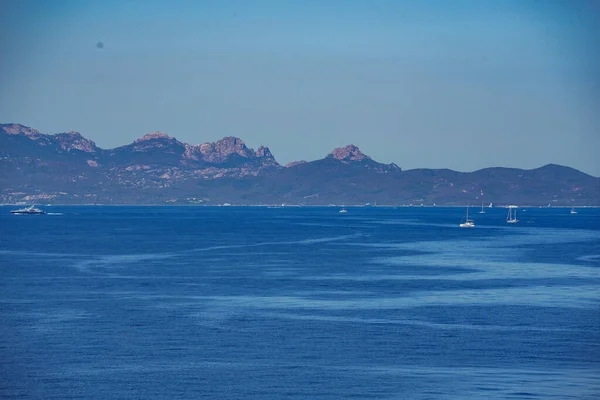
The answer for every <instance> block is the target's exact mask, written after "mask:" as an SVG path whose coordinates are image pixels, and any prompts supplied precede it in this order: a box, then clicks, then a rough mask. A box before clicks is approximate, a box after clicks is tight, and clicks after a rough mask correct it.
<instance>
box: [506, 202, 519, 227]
mask: <svg viewBox="0 0 600 400" xmlns="http://www.w3.org/2000/svg"><path fill="white" fill-rule="evenodd" d="M513 209H514V210H515V212H514V213H513V212H512V210H513ZM506 222H507V223H509V224H516V223H517V222H519V220H518V219H517V206H508V214H507V215H506Z"/></svg>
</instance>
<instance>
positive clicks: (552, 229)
mask: <svg viewBox="0 0 600 400" xmlns="http://www.w3.org/2000/svg"><path fill="white" fill-rule="evenodd" d="M9 210H10V208H8V207H0V318H1V321H2V323H1V324H0V398H2V399H13V398H15V399H17V398H18V399H108V398H110V399H129V398H143V399H174V398H189V399H198V398H210V399H253V398H256V399H284V398H285V399H288V398H292V399H293V398H296V399H308V398H310V399H313V398H315V399H342V398H344V399H346V398H357V399H367V398H374V399H467V398H486V399H521V398H523V399H536V398H539V399H598V398H600V210H598V209H581V210H579V211H578V214H575V215H571V214H569V210H568V209H548V208H544V209H536V208H531V209H527V210H523V209H520V210H519V219H520V220H521V222H520V223H519V224H517V225H514V226H513V225H510V226H509V225H507V224H506V223H505V211H506V210H505V209H488V210H487V212H486V214H475V223H476V224H477V226H476V228H474V229H460V228H458V224H459V223H460V222H461V221H460V220H461V218H462V216H463V213H464V210H462V209H458V208H397V209H394V208H379V207H376V208H348V213H347V214H340V213H338V209H336V208H333V207H327V208H308V207H303V208H276V209H271V208H266V207H265V208H262V207H261V208H258V207H249V208H241V207H240V208H238V207H221V208H210V207H56V206H54V207H47V210H48V211H52V212H53V213H55V215H44V216H14V215H10V214H9Z"/></svg>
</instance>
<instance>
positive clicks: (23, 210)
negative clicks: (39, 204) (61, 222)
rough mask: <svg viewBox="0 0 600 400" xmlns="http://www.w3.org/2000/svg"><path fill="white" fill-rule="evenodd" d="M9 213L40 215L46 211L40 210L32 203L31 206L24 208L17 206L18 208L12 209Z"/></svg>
mask: <svg viewBox="0 0 600 400" xmlns="http://www.w3.org/2000/svg"><path fill="white" fill-rule="evenodd" d="M10 213H11V214H18V215H41V214H46V211H44V210H40V209H39V208H36V207H35V206H33V205H32V206H31V207H25V208H19V209H18V210H12V211H11V212H10Z"/></svg>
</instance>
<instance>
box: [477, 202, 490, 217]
mask: <svg viewBox="0 0 600 400" xmlns="http://www.w3.org/2000/svg"><path fill="white" fill-rule="evenodd" d="M491 204H492V203H490V205H491ZM479 214H485V210H484V209H483V203H481V211H479Z"/></svg>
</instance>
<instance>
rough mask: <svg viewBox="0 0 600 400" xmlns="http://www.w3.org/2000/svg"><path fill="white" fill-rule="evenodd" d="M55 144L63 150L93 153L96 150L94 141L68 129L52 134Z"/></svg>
mask: <svg viewBox="0 0 600 400" xmlns="http://www.w3.org/2000/svg"><path fill="white" fill-rule="evenodd" d="M53 136H54V139H56V142H57V144H58V145H59V146H60V148H62V149H63V150H65V151H71V150H79V151H83V152H86V153H93V152H95V151H96V150H98V147H97V146H96V143H94V142H93V141H91V140H90V139H86V138H85V137H83V136H82V135H81V133H79V132H75V131H70V132H67V133H57V134H56V135H53Z"/></svg>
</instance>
